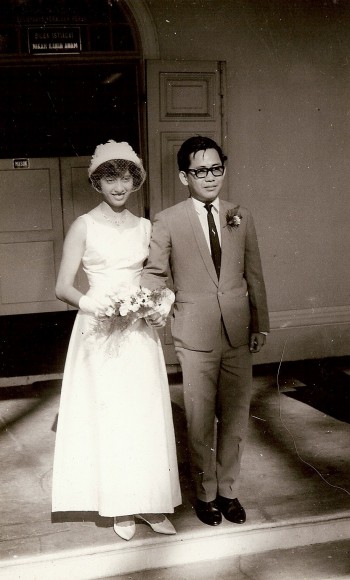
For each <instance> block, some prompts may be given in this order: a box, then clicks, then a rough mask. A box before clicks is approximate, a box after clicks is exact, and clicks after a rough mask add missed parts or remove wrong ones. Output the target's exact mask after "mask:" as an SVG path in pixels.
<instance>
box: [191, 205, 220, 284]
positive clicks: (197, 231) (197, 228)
mask: <svg viewBox="0 0 350 580" xmlns="http://www.w3.org/2000/svg"><path fill="white" fill-rule="evenodd" d="M185 207H186V211H187V215H188V218H189V220H190V223H191V226H192V230H193V233H194V236H195V238H196V242H197V245H198V249H199V252H200V254H201V256H202V259H203V262H204V264H205V267H206V268H207V270H208V272H209V274H210V276H211V278H212V279H213V281H214V282H215V284H216V285H218V277H217V274H216V271H215V268H214V264H213V260H212V257H211V255H210V251H209V248H208V244H207V241H206V239H205V236H204V233H203V229H202V226H201V224H200V221H199V219H198V215H197V212H196V210H195V207H194V204H193V201H192V199H191V198H188V200H187V201H186V206H185Z"/></svg>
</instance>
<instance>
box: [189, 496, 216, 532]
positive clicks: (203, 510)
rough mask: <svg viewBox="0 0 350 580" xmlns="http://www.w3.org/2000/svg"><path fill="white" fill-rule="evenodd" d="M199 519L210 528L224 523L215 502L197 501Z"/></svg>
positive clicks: (196, 507) (196, 508)
mask: <svg viewBox="0 0 350 580" xmlns="http://www.w3.org/2000/svg"><path fill="white" fill-rule="evenodd" d="M194 509H195V510H196V514H197V517H198V518H199V519H200V520H201V522H203V523H204V524H207V525H208V526H218V525H219V524H221V522H222V516H221V513H220V510H219V509H218V506H217V505H216V502H215V500H214V501H201V500H200V499H198V500H197V502H196V505H195V508H194Z"/></svg>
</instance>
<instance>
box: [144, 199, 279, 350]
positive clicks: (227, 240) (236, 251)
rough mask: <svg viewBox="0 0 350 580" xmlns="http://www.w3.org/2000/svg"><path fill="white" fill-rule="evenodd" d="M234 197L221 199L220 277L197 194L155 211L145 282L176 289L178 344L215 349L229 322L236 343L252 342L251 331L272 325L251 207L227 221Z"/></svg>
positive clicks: (174, 323) (174, 322) (175, 332)
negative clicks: (232, 223)
mask: <svg viewBox="0 0 350 580" xmlns="http://www.w3.org/2000/svg"><path fill="white" fill-rule="evenodd" d="M233 207H234V205H233V204H232V203H229V202H226V201H223V200H220V223H221V251H222V256H221V273H220V279H219V280H218V277H217V274H216V271H215V268H214V264H213V261H212V258H211V255H210V251H209V248H208V244H207V242H206V239H205V236H204V233H203V229H202V226H201V224H200V221H199V219H198V215H197V213H196V210H195V207H194V204H193V201H192V199H191V198H189V199H187V200H186V201H184V202H181V203H179V204H177V205H175V206H172V207H170V208H168V209H165V210H163V211H162V212H160V213H159V214H157V215H156V216H155V220H154V224H153V233H152V239H151V244H150V253H149V258H148V261H147V263H146V265H145V269H144V271H143V274H142V278H141V284H142V285H143V286H146V287H148V288H152V289H153V288H156V287H159V286H165V285H166V282H167V278H168V275H169V268H170V273H171V276H172V280H173V290H174V292H175V305H174V313H173V320H172V334H173V339H174V344H175V346H180V347H184V348H187V349H191V350H199V351H209V350H212V348H213V347H214V342H215V340H217V338H218V336H219V332H220V325H221V321H223V323H224V325H225V329H226V332H227V334H228V337H229V340H230V343H231V345H232V346H235V347H237V346H241V345H244V344H248V342H249V337H250V333H251V332H264V331H268V330H269V318H268V310H267V303H266V292H265V284H264V279H263V273H262V268H261V261H260V254H259V248H258V242H257V238H256V233H255V227H254V223H253V218H252V216H251V214H250V212H249V211H248V210H247V209H246V208H244V207H241V206H240V208H239V209H240V214H241V216H242V220H241V223H240V225H239V226H238V227H236V228H233V227H231V228H230V227H228V226H227V225H226V217H225V216H226V213H227V211H228V210H229V209H233Z"/></svg>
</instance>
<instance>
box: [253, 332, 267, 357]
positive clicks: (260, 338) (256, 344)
mask: <svg viewBox="0 0 350 580" xmlns="http://www.w3.org/2000/svg"><path fill="white" fill-rule="evenodd" d="M265 342H266V336H265V334H262V332H253V333H252V334H251V335H250V343H249V350H250V352H252V353H255V352H259V350H260V349H261V348H262V347H263V346H264V344H265Z"/></svg>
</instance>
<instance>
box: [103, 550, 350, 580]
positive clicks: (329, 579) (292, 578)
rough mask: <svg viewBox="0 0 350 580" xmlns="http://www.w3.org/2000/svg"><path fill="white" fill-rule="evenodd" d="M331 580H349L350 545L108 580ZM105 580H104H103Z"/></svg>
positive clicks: (232, 559) (224, 560) (223, 560)
mask: <svg viewBox="0 0 350 580" xmlns="http://www.w3.org/2000/svg"><path fill="white" fill-rule="evenodd" d="M248 578H249V580H277V579H278V580H306V579H307V580H334V579H335V578H343V579H346V578H350V541H349V540H345V541H342V542H329V543H324V544H315V545H311V546H303V547H301V548H291V549H289V550H283V549H280V550H273V551H270V552H263V553H260V554H248V555H242V556H231V557H230V558H220V559H218V560H210V561H206V562H198V563H195V564H186V565H184V566H175V567H172V568H158V569H157V570H145V571H142V572H135V573H134V574H127V575H122V576H113V577H109V580H113V579H115V580H199V579H200V580H247V579H248ZM106 580H107V579H106Z"/></svg>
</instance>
